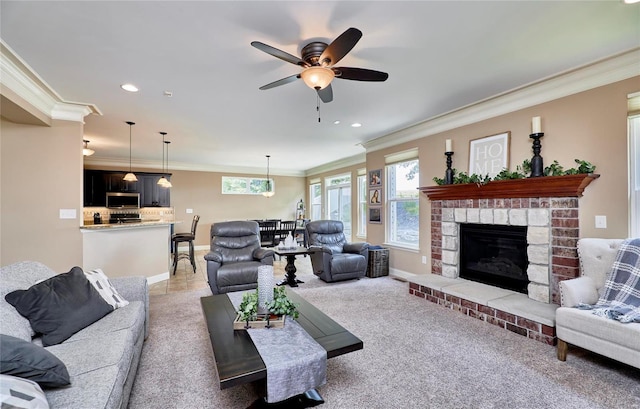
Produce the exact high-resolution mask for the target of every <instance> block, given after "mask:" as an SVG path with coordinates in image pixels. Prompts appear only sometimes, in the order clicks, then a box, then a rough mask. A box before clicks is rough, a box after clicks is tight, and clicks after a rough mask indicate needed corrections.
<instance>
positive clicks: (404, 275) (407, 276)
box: [389, 268, 416, 281]
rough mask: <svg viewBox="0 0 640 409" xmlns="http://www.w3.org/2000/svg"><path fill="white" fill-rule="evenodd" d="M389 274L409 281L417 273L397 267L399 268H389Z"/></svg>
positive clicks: (397, 278)
mask: <svg viewBox="0 0 640 409" xmlns="http://www.w3.org/2000/svg"><path fill="white" fill-rule="evenodd" d="M389 276H390V277H393V278H395V279H396V280H400V281H408V280H409V279H411V278H412V277H415V276H416V274H414V273H410V272H408V271H404V270H400V269H397V268H390V269H389Z"/></svg>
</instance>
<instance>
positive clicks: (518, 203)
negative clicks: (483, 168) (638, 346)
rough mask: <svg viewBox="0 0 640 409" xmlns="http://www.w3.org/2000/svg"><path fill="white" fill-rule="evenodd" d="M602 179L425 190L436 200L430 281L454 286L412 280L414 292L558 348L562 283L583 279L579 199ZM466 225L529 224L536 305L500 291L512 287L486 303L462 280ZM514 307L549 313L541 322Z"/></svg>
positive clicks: (579, 177)
mask: <svg viewBox="0 0 640 409" xmlns="http://www.w3.org/2000/svg"><path fill="white" fill-rule="evenodd" d="M598 176H599V175H572V176H560V177H541V178H529V179H524V180H517V181H516V180H511V181H500V182H490V183H489V184H487V185H473V184H470V185H449V186H433V187H427V188H421V189H420V190H421V191H422V192H424V193H425V194H427V195H428V196H429V198H430V200H431V272H432V274H431V275H430V276H431V277H437V276H441V277H443V278H442V279H439V280H435V281H436V282H438V281H443V280H444V281H447V282H448V284H447V285H444V286H439V283H435V284H434V283H433V282H434V279H433V278H429V277H425V278H424V279H416V280H414V281H412V280H409V281H410V286H409V293H410V294H412V295H415V296H418V297H420V298H424V299H426V300H429V301H431V302H433V303H436V304H439V305H442V306H445V307H447V308H450V309H453V310H456V311H459V312H461V313H464V314H465V315H469V316H471V317H474V318H477V319H480V320H483V321H485V322H488V323H490V324H493V325H497V326H499V327H501V328H504V329H507V330H509V331H512V332H515V333H517V334H520V335H524V336H527V337H529V338H532V339H535V340H537V341H541V342H544V343H547V344H550V345H553V344H555V342H556V337H555V314H554V313H553V311H554V308H555V307H557V305H556V304H559V303H560V293H559V285H558V283H559V282H560V281H562V280H566V279H569V278H574V277H577V276H578V275H579V260H578V253H577V248H576V246H577V242H578V238H579V200H578V198H579V197H580V196H582V192H583V191H584V189H585V188H586V186H587V185H588V184H589V183H590V182H591V181H593V180H594V179H596V178H597V177H598ZM460 223H477V224H499V225H516V226H527V255H528V258H529V266H528V269H527V275H528V277H529V280H530V284H529V286H528V292H529V295H528V297H529V300H527V298H526V296H524V295H523V294H517V295H516V294H509V292H507V293H504V292H501V291H505V290H500V291H498V292H497V295H496V297H495V298H493V299H491V298H482V297H479V296H477V295H476V294H475V293H474V291H475V290H474V288H475V287H474V286H475V284H460V283H461V282H462V283H467V282H466V280H461V279H459V278H458V275H459V240H460V239H459V230H460V229H459V227H460ZM461 286H464V287H467V288H466V291H467V292H466V293H463V294H462V295H464V296H460V295H459V294H456V291H459V288H461ZM469 287H470V288H471V290H469ZM477 288H478V291H479V292H483V291H487V290H486V289H487V288H489V289H491V288H492V287H486V285H484V284H477ZM452 293H454V294H452ZM465 297H467V298H465ZM478 300H481V301H482V302H479V301H478ZM507 300H509V301H507ZM512 302H516V303H523V302H524V303H527V302H528V303H533V305H534V309H540V311H543V312H544V314H543V315H544V316H542V315H540V318H538V317H536V316H535V314H534V315H533V317H534V319H532V315H531V314H529V313H528V312H527V311H526V310H527V308H525V309H523V308H521V307H520V308H518V307H513V304H510V303H512ZM496 306H499V308H498V307H496ZM545 306H547V307H545ZM516 311H517V312H516ZM549 311H550V312H551V313H550V314H549Z"/></svg>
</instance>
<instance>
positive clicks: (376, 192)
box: [369, 189, 382, 205]
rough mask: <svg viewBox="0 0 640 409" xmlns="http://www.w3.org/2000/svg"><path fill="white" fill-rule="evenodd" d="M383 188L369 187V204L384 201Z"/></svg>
mask: <svg viewBox="0 0 640 409" xmlns="http://www.w3.org/2000/svg"><path fill="white" fill-rule="evenodd" d="M381 191H382V189H369V204H371V205H379V204H380V203H382V197H381V194H382V192H381Z"/></svg>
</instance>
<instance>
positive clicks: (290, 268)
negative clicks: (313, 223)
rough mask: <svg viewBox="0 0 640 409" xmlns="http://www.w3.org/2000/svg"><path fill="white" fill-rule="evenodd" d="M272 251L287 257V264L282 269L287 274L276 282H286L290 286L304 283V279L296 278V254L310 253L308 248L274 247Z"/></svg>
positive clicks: (283, 283) (281, 283) (282, 283)
mask: <svg viewBox="0 0 640 409" xmlns="http://www.w3.org/2000/svg"><path fill="white" fill-rule="evenodd" d="M273 252H274V253H276V254H277V255H279V256H280V257H286V258H287V265H286V266H285V267H284V271H286V272H287V274H286V275H285V276H284V279H282V280H280V281H279V282H278V283H277V285H285V284H288V285H289V286H291V287H297V286H298V283H304V281H302V280H299V279H297V278H296V271H298V269H296V256H302V255H307V254H311V252H310V251H309V249H308V248H306V247H295V248H292V249H279V248H277V247H274V248H273Z"/></svg>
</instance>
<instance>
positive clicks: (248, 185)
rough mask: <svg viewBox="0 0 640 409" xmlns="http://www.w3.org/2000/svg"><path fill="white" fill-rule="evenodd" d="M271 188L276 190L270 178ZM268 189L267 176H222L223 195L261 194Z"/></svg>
mask: <svg viewBox="0 0 640 409" xmlns="http://www.w3.org/2000/svg"><path fill="white" fill-rule="evenodd" d="M269 181H270V182H271V189H272V190H273V191H274V192H275V190H276V188H275V185H274V184H273V179H271V178H269ZM266 191H267V178H248V177H234V176H223V177H222V194H223V195H260V194H262V192H266Z"/></svg>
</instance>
